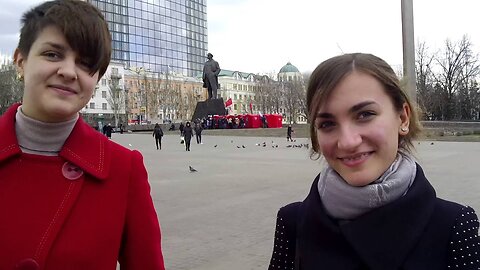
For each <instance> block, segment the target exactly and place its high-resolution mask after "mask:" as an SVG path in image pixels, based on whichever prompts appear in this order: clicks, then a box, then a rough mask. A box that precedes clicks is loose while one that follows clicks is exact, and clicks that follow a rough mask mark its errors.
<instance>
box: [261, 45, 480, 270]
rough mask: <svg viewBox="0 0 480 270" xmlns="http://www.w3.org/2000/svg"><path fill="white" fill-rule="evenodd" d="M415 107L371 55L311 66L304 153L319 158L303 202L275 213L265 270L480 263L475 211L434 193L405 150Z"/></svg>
mask: <svg viewBox="0 0 480 270" xmlns="http://www.w3.org/2000/svg"><path fill="white" fill-rule="evenodd" d="M414 105H415V104H414V103H412V102H411V101H410V97H409V95H408V94H407V93H406V92H405V91H404V90H403V89H402V87H401V82H400V81H399V79H398V77H397V75H396V74H395V72H394V71H393V69H392V68H391V67H390V66H389V65H388V64H387V63H386V62H385V61H384V60H382V59H381V58H379V57H377V56H374V55H372V54H363V53H353V54H343V55H339V56H336V57H333V58H330V59H327V60H325V61H324V62H322V63H321V64H320V65H319V66H318V67H317V68H316V69H315V70H314V71H313V73H312V74H311V77H310V81H309V83H308V87H307V112H308V117H309V119H310V140H311V144H312V157H317V158H320V156H322V158H323V159H324V160H325V161H326V163H325V164H324V165H325V166H323V164H322V168H319V169H320V173H319V174H318V175H317V176H316V177H315V179H314V181H313V183H312V185H311V188H310V192H309V194H308V195H307V197H306V198H305V200H303V201H302V202H294V203H291V204H288V205H286V206H284V207H282V208H280V210H279V211H278V213H277V225H276V229H275V238H274V241H273V242H274V245H273V253H272V257H271V260H270V265H269V268H268V269H270V270H274V269H297V270H314V269H336V270H350V269H403V270H417V269H462V270H467V269H480V238H479V236H478V228H479V222H478V218H477V215H476V213H475V210H474V209H473V208H471V207H469V206H466V205H461V204H458V203H455V202H451V201H447V200H443V199H440V198H438V197H437V195H436V192H435V189H434V187H433V186H432V185H431V184H430V182H429V180H428V179H427V176H426V174H425V173H424V171H423V169H422V167H421V166H420V164H418V163H417V161H416V159H415V157H414V156H413V155H412V151H413V148H414V143H413V142H414V139H415V138H416V137H417V136H418V134H419V132H420V131H421V125H420V121H419V118H418V113H417V111H416V108H415V107H414ZM322 163H323V162H322ZM452 169H455V168H452ZM455 181H461V179H452V183H455Z"/></svg>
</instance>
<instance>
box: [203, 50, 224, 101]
mask: <svg viewBox="0 0 480 270" xmlns="http://www.w3.org/2000/svg"><path fill="white" fill-rule="evenodd" d="M207 58H208V60H207V62H205V65H204V66H203V87H204V88H207V89H208V99H212V98H213V99H215V98H217V89H218V74H219V73H220V66H219V65H218V62H217V61H215V60H213V54H211V53H208V54H207Z"/></svg>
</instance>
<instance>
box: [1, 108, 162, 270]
mask: <svg viewBox="0 0 480 270" xmlns="http://www.w3.org/2000/svg"><path fill="white" fill-rule="evenodd" d="M18 106H19V105H18V104H17V105H14V106H12V107H11V108H10V109H9V110H8V111H7V112H6V113H5V114H4V115H3V116H2V117H0V269H6V270H10V269H25V270H27V269H28V270H33V269H47V270H70V269H78V270H80V269H82V270H85V269H88V270H96V269H98V270H108V269H111V270H115V269H116V264H117V260H118V261H119V262H120V265H121V269H122V270H123V269H134V270H150V269H151V270H163V269H164V266H163V257H162V251H161V245H160V227H159V224H158V219H157V215H156V213H155V209H154V206H153V202H152V199H151V197H150V186H149V184H148V180H147V172H146V170H145V166H144V165H143V158H142V156H141V154H140V153H139V152H137V151H131V150H128V149H126V148H124V147H122V146H120V145H118V144H116V143H114V142H112V141H109V140H108V139H107V138H106V137H105V136H103V135H101V134H100V133H99V132H97V131H95V130H94V129H92V128H91V127H89V126H88V125H87V124H86V123H85V122H84V121H83V120H82V119H81V118H80V119H79V120H78V121H77V123H76V125H75V127H74V129H73V131H72V133H71V134H70V136H69V137H68V139H67V140H66V142H65V144H64V146H63V148H62V149H61V151H60V153H59V156H58V157H47V156H39V155H33V154H26V153H22V152H21V150H20V148H19V146H18V142H17V139H16V135H15V126H14V125H15V113H16V110H17V108H18Z"/></svg>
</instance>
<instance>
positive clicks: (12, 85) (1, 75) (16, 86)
mask: <svg viewBox="0 0 480 270" xmlns="http://www.w3.org/2000/svg"><path fill="white" fill-rule="evenodd" d="M23 87H24V84H23V81H20V80H19V79H18V78H17V71H16V69H15V65H14V64H13V63H6V64H4V65H2V66H0V115H1V114H3V113H4V112H5V111H6V110H7V109H8V107H10V106H11V105H12V104H14V103H16V102H20V101H21V100H22V96H23Z"/></svg>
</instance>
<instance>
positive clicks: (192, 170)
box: [188, 166, 197, 172]
mask: <svg viewBox="0 0 480 270" xmlns="http://www.w3.org/2000/svg"><path fill="white" fill-rule="evenodd" d="M188 169H190V172H196V171H197V170H195V169H194V168H193V167H192V166H188Z"/></svg>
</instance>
